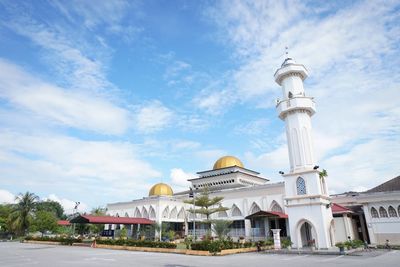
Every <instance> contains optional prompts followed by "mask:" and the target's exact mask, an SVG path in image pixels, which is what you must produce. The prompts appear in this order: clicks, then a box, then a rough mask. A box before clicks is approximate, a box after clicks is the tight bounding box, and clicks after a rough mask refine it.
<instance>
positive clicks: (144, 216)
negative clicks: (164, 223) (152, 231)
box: [142, 207, 149, 219]
mask: <svg viewBox="0 0 400 267" xmlns="http://www.w3.org/2000/svg"><path fill="white" fill-rule="evenodd" d="M142 217H143V218H146V219H148V218H149V213H148V212H147V209H146V208H145V207H143V208H142Z"/></svg>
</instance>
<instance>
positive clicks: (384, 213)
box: [379, 207, 389, 218]
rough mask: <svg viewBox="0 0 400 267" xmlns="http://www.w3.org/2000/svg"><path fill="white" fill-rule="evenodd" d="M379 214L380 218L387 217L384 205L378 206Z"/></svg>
mask: <svg viewBox="0 0 400 267" xmlns="http://www.w3.org/2000/svg"><path fill="white" fill-rule="evenodd" d="M379 216H380V217H381V218H387V217H389V216H388V214H387V211H386V210H385V208H384V207H380V208H379Z"/></svg>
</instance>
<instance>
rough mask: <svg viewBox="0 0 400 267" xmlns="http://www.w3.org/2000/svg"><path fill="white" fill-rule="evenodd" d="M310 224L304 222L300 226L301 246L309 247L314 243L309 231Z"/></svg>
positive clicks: (310, 228)
mask: <svg viewBox="0 0 400 267" xmlns="http://www.w3.org/2000/svg"><path fill="white" fill-rule="evenodd" d="M311 230H312V226H311V225H310V224H309V223H308V222H305V223H303V225H302V226H301V228H300V236H301V243H302V247H310V246H312V245H314V244H312V243H313V236H312V233H311Z"/></svg>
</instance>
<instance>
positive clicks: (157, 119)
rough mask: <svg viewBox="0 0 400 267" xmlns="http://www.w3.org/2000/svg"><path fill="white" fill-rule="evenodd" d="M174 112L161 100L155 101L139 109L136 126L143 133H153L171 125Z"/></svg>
mask: <svg viewBox="0 0 400 267" xmlns="http://www.w3.org/2000/svg"><path fill="white" fill-rule="evenodd" d="M173 115H174V114H173V112H172V111H171V110H170V109H169V108H167V107H165V106H164V105H163V104H162V103H161V102H160V101H157V100H155V101H153V102H151V103H149V104H147V105H145V106H142V107H140V108H139V109H138V110H137V115H136V128H137V129H138V130H139V131H140V132H143V133H153V132H157V131H160V130H162V129H164V128H165V127H168V126H169V125H170V122H171V120H172V119H173Z"/></svg>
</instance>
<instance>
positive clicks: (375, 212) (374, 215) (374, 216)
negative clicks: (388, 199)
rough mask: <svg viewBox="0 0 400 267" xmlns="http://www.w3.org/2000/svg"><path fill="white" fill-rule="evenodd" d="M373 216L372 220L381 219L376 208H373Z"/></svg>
mask: <svg viewBox="0 0 400 267" xmlns="http://www.w3.org/2000/svg"><path fill="white" fill-rule="evenodd" d="M371 216H372V218H379V214H378V211H377V210H376V209H375V208H374V207H372V208H371Z"/></svg>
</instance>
